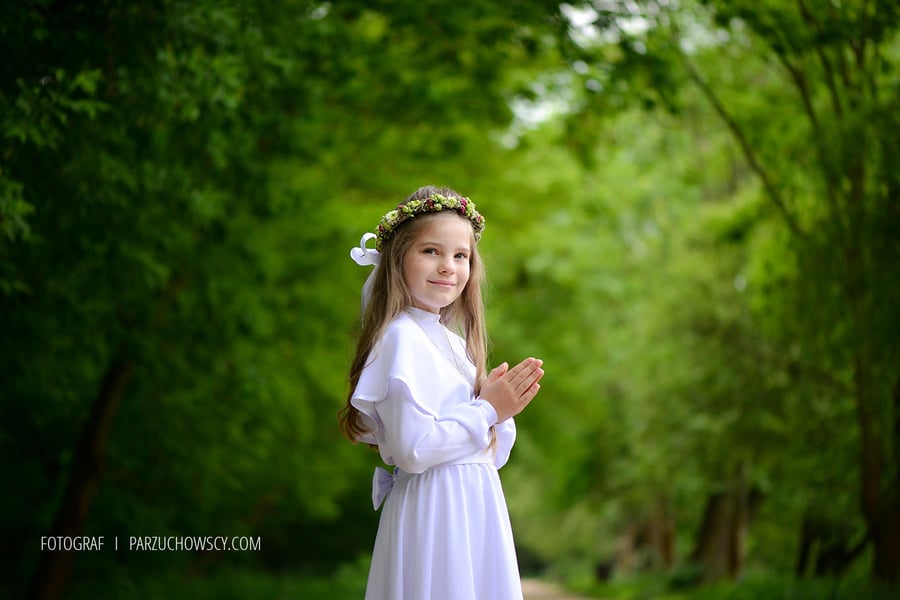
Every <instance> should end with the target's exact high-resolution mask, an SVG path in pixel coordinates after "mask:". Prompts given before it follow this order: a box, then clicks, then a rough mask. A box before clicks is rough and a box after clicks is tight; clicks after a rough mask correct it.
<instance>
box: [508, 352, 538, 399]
mask: <svg viewBox="0 0 900 600" xmlns="http://www.w3.org/2000/svg"><path fill="white" fill-rule="evenodd" d="M543 364H544V361H542V360H539V359H536V358H526V359H525V360H523V361H522V362H520V363H519V364H517V365H516V366H515V367H513V368H512V369H511V370H510V371H509V373H507V376H508V377H509V383H510V385H511V386H512V387H513V389H514V390H515V392H516V394H518V395H521V394H523V393H524V392H525V391H526V390H528V388H529V387H531V386H532V385H533V384H535V383H537V382H538V381H539V380H540V378H541V377H543V376H544V371H543V369H541V366H542V365H543Z"/></svg>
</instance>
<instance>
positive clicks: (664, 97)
mask: <svg viewBox="0 0 900 600" xmlns="http://www.w3.org/2000/svg"><path fill="white" fill-rule="evenodd" d="M806 4H809V11H810V14H811V15H812V17H810V16H809V15H806V14H804V12H803V11H802V6H804V5H806ZM567 6H568V5H567ZM866 7H868V8H866ZM633 8H637V9H638V10H639V11H640V14H632V13H631V11H632V9H633ZM876 8H877V11H878V12H877V15H878V18H877V19H875V18H873V17H874V15H875V13H872V12H865V11H867V10H868V11H873V10H876ZM575 10H582V11H585V12H584V15H586V17H585V18H587V19H589V20H592V21H593V23H592V25H593V26H594V27H595V28H596V29H595V30H594V31H593V33H591V30H590V28H589V27H581V28H578V27H575V26H573V25H572V24H571V23H570V21H568V20H567V19H566V18H565V16H564V15H565V13H566V11H569V12H570V14H574V13H571V11H575ZM0 16H2V17H3V18H2V19H0V30H2V31H3V33H4V45H5V48H4V49H5V51H6V56H7V57H8V60H6V61H4V62H3V64H2V65H0V73H2V77H0V82H2V83H0V134H2V139H3V140H4V146H3V148H2V150H0V329H2V331H3V332H4V335H3V336H2V338H0V356H2V357H3V361H0V381H2V382H3V385H2V389H0V392H2V397H0V415H2V420H0V423H2V425H0V444H2V447H3V450H4V451H3V453H2V454H0V466H2V468H3V472H4V474H5V476H6V481H7V482H8V485H7V486H5V488H4V489H3V491H2V492H0V514H2V515H3V516H2V520H0V523H2V525H0V527H2V529H3V531H4V532H5V533H6V534H7V538H8V539H9V540H10V542H9V543H10V544H12V545H14V546H15V547H16V548H22V549H25V550H23V552H22V553H21V554H20V555H19V556H15V557H13V558H12V559H11V560H10V561H8V562H6V563H5V564H4V568H3V572H4V574H5V575H7V577H5V578H4V580H8V581H10V583H9V584H8V586H9V591H10V592H11V594H13V595H15V594H18V593H19V592H20V591H21V588H22V587H23V586H24V583H25V578H27V577H28V574H29V573H31V572H32V570H33V567H34V564H35V562H36V560H37V552H36V550H34V549H35V547H36V543H35V540H36V539H38V537H39V536H40V535H41V534H42V533H43V532H45V531H46V530H47V528H48V527H49V526H50V524H51V522H52V520H53V518H54V516H55V515H56V514H57V511H58V509H59V504H60V502H61V499H62V495H63V491H64V486H65V484H66V482H67V480H68V478H69V476H70V472H71V469H72V461H73V457H74V448H75V446H76V443H77V441H78V439H79V436H80V435H81V432H82V430H83V427H84V424H85V422H86V421H87V419H88V418H89V415H90V410H91V407H92V406H93V405H94V404H95V401H96V398H97V396H98V394H99V393H100V388H101V383H102V381H103V378H104V375H105V374H106V373H107V372H108V370H109V368H110V366H111V365H112V364H115V362H116V361H117V360H121V361H124V362H126V363H128V364H130V365H132V366H133V368H134V371H133V377H132V379H131V381H130V382H129V385H128V387H127V389H126V391H125V394H124V395H123V398H122V402H121V406H120V407H119V410H118V413H117V414H116V416H115V419H114V422H113V427H112V432H111V435H110V438H109V442H108V445H107V447H106V448H105V451H104V453H103V459H104V460H103V464H102V469H103V470H102V479H101V485H100V488H99V490H98V493H97V495H96V498H95V499H94V502H93V505H92V506H91V510H90V512H89V514H88V520H87V524H86V526H85V528H86V531H87V532H89V533H96V534H104V535H116V534H118V535H167V534H172V535H211V534H215V535H220V534H222V535H260V536H262V537H263V540H264V550H263V551H262V552H260V553H254V554H251V555H234V556H216V557H198V556H186V555H182V554H176V553H171V554H166V553H163V554H154V555H146V554H134V553H129V554H123V555H120V556H119V555H117V556H116V558H115V560H111V559H110V557H109V556H107V555H82V556H79V561H78V563H77V565H78V567H79V570H78V576H77V577H76V581H75V592H74V593H75V596H76V597H79V596H84V597H102V596H104V595H107V594H112V593H115V595H116V596H117V597H129V596H135V597H137V596H140V597H156V596H160V597H161V596H166V597H169V596H171V595H172V593H173V590H177V591H180V592H183V593H184V594H185V595H188V594H189V595H191V596H200V597H202V596H210V597H212V596H216V597H229V596H230V597H281V596H292V597H298V596H302V597H317V596H316V594H318V595H319V596H321V597H337V596H335V595H334V594H338V595H340V594H344V593H345V594H346V595H347V597H350V596H359V595H360V590H361V589H362V581H363V580H364V577H362V573H363V572H364V566H363V564H362V562H360V564H359V565H357V566H355V567H353V568H350V569H349V570H345V571H339V572H338V575H337V576H336V579H334V580H325V579H322V580H316V581H309V580H305V579H300V578H298V579H294V578H276V579H271V578H269V577H268V576H267V575H263V574H261V573H262V572H267V571H272V570H284V571H287V572H297V571H299V572H304V573H324V572H328V571H331V570H333V569H334V568H335V567H336V565H339V564H342V563H345V562H346V561H347V560H352V558H353V557H355V556H357V555H359V554H364V553H365V552H368V550H369V549H370V548H371V543H372V539H373V536H374V529H375V524H376V519H377V515H376V514H375V513H372V512H371V510H370V509H369V505H368V492H369V490H368V486H369V481H370V479H369V478H370V475H371V467H372V466H373V465H374V464H375V463H376V462H377V461H376V458H377V457H376V455H375V454H374V453H372V452H370V451H367V450H365V449H363V448H359V447H354V446H351V445H350V444H348V443H347V442H346V441H345V440H343V439H342V438H340V436H339V434H338V432H337V429H336V426H335V413H336V411H337V410H338V408H339V407H340V406H341V405H342V403H343V402H344V398H345V395H346V392H347V390H346V383H345V375H346V368H347V364H348V361H349V358H350V356H351V350H352V344H353V336H354V333H355V331H356V325H357V324H356V315H357V314H358V313H357V311H358V298H359V287H360V285H361V284H362V281H363V279H364V277H365V273H364V272H363V271H361V270H359V269H357V268H356V267H354V266H353V265H352V263H351V262H350V261H349V260H347V258H346V257H347V250H348V248H349V246H350V245H352V244H355V243H356V241H357V240H358V239H359V235H360V234H361V233H362V232H364V231H368V230H370V229H371V228H373V227H374V225H375V223H376V222H377V219H378V218H379V217H380V216H381V214H382V213H383V212H384V211H385V209H386V207H388V206H390V205H391V204H393V203H394V202H396V201H397V200H399V199H400V198H402V197H403V196H404V195H405V194H406V193H408V192H409V191H411V190H412V189H414V188H415V187H417V186H419V185H421V184H424V183H437V184H448V185H451V186H453V187H455V188H457V189H458V190H460V191H461V192H463V193H466V194H468V195H471V196H472V197H473V198H474V199H475V200H476V202H478V204H479V209H481V210H482V212H483V213H484V214H485V216H486V218H487V230H486V232H485V236H484V240H483V242H482V244H481V249H482V252H483V254H484V256H485V259H486V262H487V265H488V273H489V277H490V286H489V290H488V298H489V310H488V325H489V330H490V332H491V335H492V341H493V349H492V360H493V362H494V363H497V362H500V361H503V360H508V361H517V360H519V359H521V358H523V357H525V356H528V355H533V356H539V357H541V358H543V359H544V360H545V366H546V370H547V376H546V378H545V380H544V382H543V387H542V391H541V394H540V395H539V397H538V399H537V400H536V401H535V403H534V404H533V405H532V406H531V407H529V409H528V410H527V411H526V412H525V413H523V414H522V415H521V416H520V417H519V418H518V424H519V440H518V443H517V446H516V448H515V450H514V453H513V456H512V460H511V462H510V464H509V465H508V466H507V467H506V468H505V469H504V470H503V472H502V477H503V479H504V489H505V490H506V493H507V496H508V500H509V505H510V511H511V515H512V518H513V522H514V523H513V524H514V528H515V531H516V535H517V542H518V543H519V545H520V549H521V554H522V556H524V557H528V560H529V562H530V563H532V564H531V565H530V566H529V569H530V570H541V569H543V568H546V569H547V570H548V571H549V572H551V573H556V574H558V575H560V576H564V577H566V578H569V579H570V580H578V581H580V582H581V583H583V584H584V586H585V589H588V588H589V587H590V585H591V581H592V579H593V577H594V569H595V567H596V566H597V565H598V564H603V565H608V564H610V563H614V562H615V563H616V565H615V566H616V567H617V568H618V569H619V571H620V573H619V575H620V577H619V578H618V579H617V580H616V582H615V585H613V586H612V587H608V588H603V589H602V590H601V591H602V592H603V594H605V595H607V596H610V597H616V595H617V594H618V597H634V598H638V597H658V596H654V594H659V595H662V594H669V593H670V594H672V597H693V595H692V594H693V592H688V591H685V592H681V591H677V590H676V591H673V590H672V589H671V587H666V586H668V585H669V584H671V583H672V579H673V577H675V575H684V577H685V578H686V579H691V577H688V575H691V576H692V577H693V576H696V575H697V574H696V573H693V572H690V573H688V571H689V570H690V569H691V568H692V567H691V563H690V562H689V560H688V556H689V555H690V553H691V550H692V548H693V547H694V546H695V545H696V543H697V541H698V537H699V536H698V527H699V523H700V521H701V518H702V512H703V505H704V501H705V500H706V499H707V498H708V497H709V496H710V495H711V494H715V493H720V492H726V491H729V490H734V489H737V488H739V487H742V488H743V489H752V490H753V491H754V493H758V494H759V497H760V498H761V499H762V501H761V504H760V507H759V510H758V511H757V512H756V513H755V516H754V519H753V521H752V523H750V525H749V528H748V530H747V531H748V535H747V538H746V540H745V541H746V546H744V548H743V551H744V552H745V556H744V558H745V562H746V563H747V564H749V565H752V566H753V567H754V568H757V569H759V570H760V571H761V572H763V573H766V574H767V575H765V577H761V578H758V579H748V580H746V581H742V582H741V583H740V584H739V585H738V586H725V587H721V588H715V587H713V588H705V589H702V590H701V591H698V592H697V594H700V595H701V597H717V596H721V597H735V598H742V597H745V596H746V597H766V596H767V595H771V597H785V598H795V597H796V598H805V597H812V596H815V595H816V594H825V595H826V596H833V597H853V595H854V594H862V595H865V594H866V593H868V590H869V589H870V588H869V587H867V586H868V585H869V584H868V583H866V582H865V581H862V582H860V581H856V580H854V579H853V578H852V577H850V578H845V579H843V580H835V581H831V580H827V581H816V580H814V581H794V580H791V579H790V578H789V577H788V574H790V573H793V572H794V570H795V568H796V566H797V565H796V563H797V559H798V550H799V548H800V545H801V540H800V533H801V524H802V523H803V522H804V519H806V518H807V517H812V518H815V519H817V520H818V521H819V522H823V523H825V524H826V525H827V528H828V530H829V533H830V534H831V535H833V536H834V538H835V539H838V540H839V541H842V542H847V543H848V544H850V543H851V542H853V543H855V542H857V541H859V540H861V539H865V537H864V536H865V535H866V533H867V531H871V522H867V521H866V518H867V517H866V515H865V514H863V513H861V511H860V509H859V505H860V498H859V489H860V487H861V483H862V482H863V480H864V478H865V472H864V470H863V468H862V466H861V460H860V456H861V453H862V451H863V448H864V447H868V448H871V446H866V444H867V443H869V442H871V439H870V438H871V436H870V435H869V433H867V432H866V431H864V430H863V427H862V426H861V424H860V422H859V420H858V415H859V414H860V412H859V409H860V407H863V408H867V409H871V414H872V415H873V419H874V420H873V421H872V422H873V423H874V429H873V430H874V431H875V434H876V435H875V447H876V448H878V449H879V451H880V452H881V456H882V459H883V461H882V464H883V465H885V469H884V471H883V473H881V474H880V477H881V479H880V480H879V484H880V489H884V490H888V489H889V484H890V483H891V481H892V479H891V478H892V477H895V475H896V471H897V454H896V452H897V449H896V448H895V445H896V444H895V443H893V442H892V440H891V437H890V434H889V432H890V431H891V429H890V427H891V423H893V422H894V420H895V416H896V414H895V413H896V410H897V409H896V406H895V405H893V404H892V400H891V398H892V396H891V393H892V392H891V390H892V389H893V388H892V385H893V384H894V383H895V382H896V380H897V377H898V373H897V367H896V365H897V364H900V363H898V352H900V348H898V344H897V340H896V339H895V338H896V335H895V333H894V332H896V331H897V330H898V325H900V324H898V314H900V313H898V311H897V310H896V307H897V306H898V305H900V287H898V285H897V282H896V278H895V277H891V276H890V274H891V273H893V270H895V267H894V265H896V264H897V261H898V259H900V256H898V254H900V247H898V246H897V243H896V240H897V239H900V235H898V234H900V229H898V227H900V213H898V212H897V202H896V199H897V191H898V190H900V186H898V179H897V177H898V175H897V174H898V173H900V168H898V166H900V165H897V161H898V157H900V148H898V146H897V144H898V141H897V140H898V139H900V137H898V136H897V135H896V132H897V130H898V125H900V123H898V122H897V119H898V115H900V110H898V108H900V107H898V98H900V95H898V94H897V93H896V91H897V76H896V67H895V65H896V60H897V58H898V56H900V55H898V46H897V23H898V18H900V17H898V14H897V12H896V9H894V8H892V7H891V6H889V3H874V4H872V3H869V4H865V3H854V2H850V3H843V4H842V7H840V8H838V7H836V6H835V5H834V3H819V2H808V3H802V2H801V3H798V4H797V5H796V8H795V7H794V5H793V4H791V5H790V6H788V5H787V4H785V3H780V2H774V1H767V2H762V3H758V2H716V1H704V2H698V3H693V2H686V3H681V4H679V5H678V7H677V8H676V7H674V5H673V4H671V3H653V2H646V3H639V4H638V5H636V6H631V5H629V4H628V3H581V4H580V5H579V4H578V3H575V4H573V5H571V6H569V8H566V9H563V12H562V13H561V12H560V9H559V8H558V6H557V5H556V4H555V3H550V2H476V3H459V2H449V1H441V2H437V3H433V2H432V3H428V5H427V6H426V5H425V4H423V3H415V2H404V3H399V4H397V3H390V4H387V3H383V2H362V3H359V2H357V3H312V4H310V3H307V2H282V3H264V2H249V3H248V2H242V3H233V2H225V3H222V2H207V1H203V2H176V1H169V0H164V1H158V2H139V3H134V2H122V1H117V0H106V1H104V2H101V3H99V4H96V5H93V4H92V5H90V6H88V5H87V4H86V3H78V2H74V3H71V2H70V3H54V2H33V3H10V4H9V6H4V8H2V9H0ZM861 35H862V36H865V40H866V48H868V50H867V52H868V54H865V53H864V56H863V58H865V60H866V61H869V62H867V63H866V65H867V66H866V68H862V69H853V68H851V67H852V66H853V64H855V63H854V62H853V61H852V60H851V61H850V62H847V61H848V59H855V57H854V56H852V54H851V52H852V50H848V48H851V47H852V43H855V40H856V39H857V38H858V37H859V36H861ZM823 57H824V58H823ZM842 60H843V61H845V63H846V64H844V66H845V67H846V68H847V72H846V74H844V73H843V72H842V71H841V69H842V67H841V64H842V63H841V61H842ZM829 65H830V67H829ZM829 69H831V71H829ZM704 86H705V87H704ZM872 90H876V91H877V93H876V92H873V91H872ZM715 101H718V104H717V103H716V102H715ZM838 107H839V109H840V110H838ZM513 108H515V109H516V110H517V111H518V112H514V111H513ZM524 108H530V109H531V110H532V111H534V113H535V114H540V113H542V112H543V113H545V115H546V116H544V117H542V118H541V119H539V121H540V122H538V123H535V122H533V121H531V120H529V119H528V118H527V116H526V112H525V111H524V110H523V109H524ZM811 115H814V116H815V118H811ZM736 132H737V133H741V134H742V135H743V137H741V135H737V133H736ZM748 150H749V151H748ZM859 190H862V192H860V191H859ZM858 365H862V366H863V368H862V369H860V368H859V367H858ZM860 377H862V378H863V379H862V381H865V382H868V383H869V384H870V385H869V387H868V388H867V393H868V395H866V396H865V398H862V399H861V398H860V396H859V394H858V393H857V390H856V388H855V386H857V385H858V382H859V381H861V380H860ZM869 392H870V393H869ZM867 436H868V437H867ZM661 519H662V520H665V521H667V522H668V523H671V526H672V530H673V531H672V537H673V546H674V547H673V553H674V561H675V563H676V565H677V566H678V568H679V569H680V570H678V571H676V572H675V575H667V574H665V573H662V572H660V573H657V574H655V575H650V576H646V577H645V579H643V580H640V579H639V580H635V581H636V583H635V582H633V581H632V582H629V580H628V578H627V577H625V575H626V574H627V573H628V572H635V571H637V572H643V571H645V570H646V569H652V568H658V567H663V566H664V565H663V564H662V559H661V557H660V556H658V553H657V552H656V551H654V550H653V549H652V548H648V547H646V546H640V545H639V544H637V543H636V542H634V540H635V539H637V537H639V535H638V533H636V532H639V531H640V530H641V529H642V528H645V527H646V526H647V525H648V524H650V523H658V522H659V521H660V520H661ZM870 520H871V519H870ZM826 542H827V540H824V539H822V540H818V542H817V544H818V546H816V548H818V549H817V550H816V549H815V548H814V553H815V552H818V553H819V555H823V554H824V553H825V551H826V550H827V549H826V548H824V547H823V545H824V544H825V543H826ZM626 559H627V560H626ZM617 561H618V562H617ZM870 562H871V560H870V559H869V558H867V559H866V560H864V561H859V562H858V565H862V566H864V567H865V566H868V565H869V563H870ZM811 564H812V563H811ZM232 569H234V571H233V573H232V574H230V575H229V574H227V573H226V571H229V570H232ZM254 569H255V570H254ZM810 569H812V567H808V569H807V572H809V570H810ZM187 572H193V573H199V575H197V576H196V577H195V576H193V575H190V576H189V575H186V574H185V573H187ZM155 574H159V575H160V576H159V577H154V575H155ZM768 574H771V578H768V577H769V575H768ZM857 578H858V579H859V580H864V579H866V576H857ZM98 581H109V582H111V583H108V584H100V583H97V582H98ZM854 586H856V587H854ZM873 589H874V588H873ZM873 593H874V592H873ZM681 594H683V595H681ZM703 594H706V595H705V596H703ZM778 594H781V595H778ZM785 594H786V595H785Z"/></svg>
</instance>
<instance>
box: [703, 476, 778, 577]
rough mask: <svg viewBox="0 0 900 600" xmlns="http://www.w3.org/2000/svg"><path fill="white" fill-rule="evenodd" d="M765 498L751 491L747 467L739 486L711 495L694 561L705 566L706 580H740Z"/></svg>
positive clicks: (708, 499) (704, 574) (705, 508)
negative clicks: (752, 529)
mask: <svg viewBox="0 0 900 600" xmlns="http://www.w3.org/2000/svg"><path fill="white" fill-rule="evenodd" d="M761 501H762V496H761V495H760V494H758V493H757V492H756V491H754V490H748V489H747V486H746V481H745V475H744V469H743V466H739V467H738V472H737V476H736V483H735V485H734V486H732V488H731V489H729V490H727V491H724V492H716V493H713V494H710V495H709V496H708V497H707V500H706V506H705V507H704V510H703V519H702V520H701V523H700V531H699V533H698V535H697V542H696V545H695V546H694V551H693V552H692V553H691V560H692V561H693V562H695V563H697V564H699V565H700V566H702V567H703V575H702V581H703V582H704V583H710V582H714V581H719V580H721V579H725V578H728V579H736V578H737V577H738V575H740V572H741V567H742V566H743V561H744V539H745V538H746V536H747V531H748V529H749V526H750V521H751V520H752V519H753V514H754V513H755V512H756V508H757V507H758V506H759V503H760V502H761Z"/></svg>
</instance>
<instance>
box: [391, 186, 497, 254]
mask: <svg viewBox="0 0 900 600" xmlns="http://www.w3.org/2000/svg"><path fill="white" fill-rule="evenodd" d="M444 210H452V211H455V212H456V213H457V214H458V215H459V216H461V217H465V218H467V219H469V221H471V222H472V228H473V229H474V230H475V241H476V242H477V241H478V240H480V239H481V232H482V231H484V217H483V216H481V213H479V212H478V211H477V210H475V203H474V202H472V201H471V200H469V199H468V198H448V197H447V196H442V195H440V194H432V195H430V196H428V197H427V198H425V199H423V200H410V201H409V202H405V203H403V204H399V205H397V208H395V209H394V210H392V211H390V212H388V213H387V214H386V215H384V216H383V217H382V218H381V222H380V223H379V224H378V229H377V230H376V231H377V234H376V236H375V249H376V250H377V251H379V252H381V249H382V248H383V247H384V244H385V243H386V242H387V241H388V240H389V239H390V237H391V235H393V233H394V231H395V230H396V229H397V226H398V225H400V223H403V222H404V221H406V220H408V219H412V218H413V217H415V216H416V215H421V214H424V213H436V212H441V211H444Z"/></svg>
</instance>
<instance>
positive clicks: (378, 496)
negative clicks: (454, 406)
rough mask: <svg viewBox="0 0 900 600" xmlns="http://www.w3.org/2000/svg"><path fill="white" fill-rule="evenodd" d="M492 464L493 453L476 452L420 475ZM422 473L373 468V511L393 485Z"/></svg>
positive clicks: (399, 469)
mask: <svg viewBox="0 0 900 600" xmlns="http://www.w3.org/2000/svg"><path fill="white" fill-rule="evenodd" d="M493 463H494V453H493V452H491V451H490V450H485V451H483V452H476V453H474V454H470V455H468V456H463V457H462V458H458V459H456V460H451V461H448V462H445V463H441V464H439V465H435V466H433V467H431V468H430V469H427V470H425V471H423V472H422V473H428V471H432V470H434V469H440V468H441V467H449V466H451V465H473V464H493ZM422 473H407V472H406V471H404V470H403V469H401V468H400V467H394V471H393V473H392V472H390V471H388V470H387V469H383V468H381V467H375V473H374V474H373V475H372V507H373V508H374V509H375V510H378V507H379V506H381V503H382V502H384V499H385V498H386V497H387V495H388V493H389V492H390V491H391V489H392V488H393V487H394V483H396V482H397V481H400V480H403V479H408V478H410V477H416V476H418V475H422Z"/></svg>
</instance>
